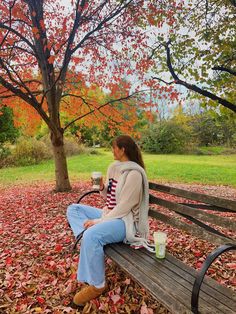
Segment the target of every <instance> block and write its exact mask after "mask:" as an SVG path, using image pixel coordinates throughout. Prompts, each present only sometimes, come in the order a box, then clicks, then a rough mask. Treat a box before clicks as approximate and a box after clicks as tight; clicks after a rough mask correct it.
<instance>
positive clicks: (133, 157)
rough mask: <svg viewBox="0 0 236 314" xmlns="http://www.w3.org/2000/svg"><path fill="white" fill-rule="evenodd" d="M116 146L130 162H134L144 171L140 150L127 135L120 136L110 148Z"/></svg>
mask: <svg viewBox="0 0 236 314" xmlns="http://www.w3.org/2000/svg"><path fill="white" fill-rule="evenodd" d="M114 145H117V146H118V147H119V148H120V149H121V148H124V152H125V154H126V156H127V157H128V158H129V160H130V161H134V162H136V163H137V164H139V165H140V166H141V167H142V168H143V169H145V166H144V162H143V157H142V154H141V150H140V148H139V147H138V145H137V144H136V143H135V141H134V140H133V139H132V137H130V136H129V135H120V136H118V137H117V138H115V139H114V140H113V142H112V146H114Z"/></svg>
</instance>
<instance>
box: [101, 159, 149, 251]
mask: <svg viewBox="0 0 236 314" xmlns="http://www.w3.org/2000/svg"><path fill="white" fill-rule="evenodd" d="M109 178H113V179H115V180H117V181H118V182H117V186H116V204H117V205H116V206H115V207H114V208H113V209H112V210H107V208H106V207H104V209H103V215H102V218H100V219H97V221H98V222H102V221H107V220H111V219H116V218H121V219H123V221H124V222H125V227H126V239H125V240H124V242H125V243H129V244H131V245H135V246H143V245H144V244H145V243H147V238H148V232H149V226H148V209H149V190H148V180H147V176H146V173H145V171H144V169H143V168H142V167H140V166H139V165H138V164H137V163H135V162H133V161H125V162H120V161H117V162H114V163H113V164H111V166H110V167H109V168H108V171H107V177H106V182H105V187H104V190H103V191H101V195H102V196H104V197H106V194H107V187H108V181H109Z"/></svg>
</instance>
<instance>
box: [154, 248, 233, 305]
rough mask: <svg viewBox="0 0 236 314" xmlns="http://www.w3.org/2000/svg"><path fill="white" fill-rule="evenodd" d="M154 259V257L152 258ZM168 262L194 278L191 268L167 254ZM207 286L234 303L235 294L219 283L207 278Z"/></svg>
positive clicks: (193, 271) (193, 270) (194, 271)
mask: <svg viewBox="0 0 236 314" xmlns="http://www.w3.org/2000/svg"><path fill="white" fill-rule="evenodd" d="M154 258H155V257H154ZM168 261H170V262H171V264H172V265H176V266H177V267H179V268H182V270H183V273H185V275H186V274H194V277H195V276H196V273H197V271H196V270H195V269H193V268H192V267H190V266H188V265H186V264H184V263H182V262H181V261H180V260H178V259H177V258H175V257H174V256H173V255H171V254H168ZM207 284H208V285H209V286H210V287H212V288H213V289H215V290H217V291H219V292H220V293H221V294H222V295H224V296H225V297H227V298H228V299H229V301H230V300H233V304H235V303H236V293H235V292H234V291H233V290H232V289H228V288H226V287H224V286H222V285H220V284H219V283H217V282H216V281H215V280H214V279H212V278H210V277H207Z"/></svg>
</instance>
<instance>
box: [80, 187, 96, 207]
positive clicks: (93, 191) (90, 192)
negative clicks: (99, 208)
mask: <svg viewBox="0 0 236 314" xmlns="http://www.w3.org/2000/svg"><path fill="white" fill-rule="evenodd" d="M93 193H99V191H97V190H92V191H88V192H86V193H84V194H83V195H81V196H80V198H79V199H78V201H77V204H79V203H80V202H81V201H82V199H83V198H84V197H86V196H87V195H89V194H93Z"/></svg>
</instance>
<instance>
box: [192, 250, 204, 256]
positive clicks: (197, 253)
mask: <svg viewBox="0 0 236 314" xmlns="http://www.w3.org/2000/svg"><path fill="white" fill-rule="evenodd" d="M202 255H203V252H201V251H195V252H194V256H196V257H200V256H202Z"/></svg>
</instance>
